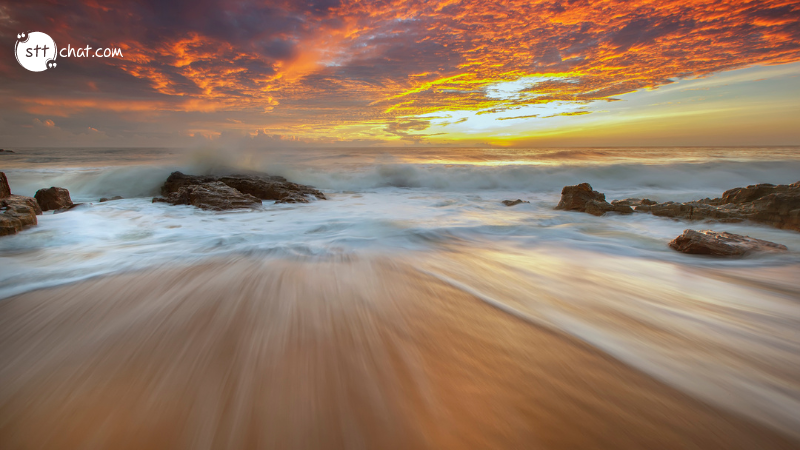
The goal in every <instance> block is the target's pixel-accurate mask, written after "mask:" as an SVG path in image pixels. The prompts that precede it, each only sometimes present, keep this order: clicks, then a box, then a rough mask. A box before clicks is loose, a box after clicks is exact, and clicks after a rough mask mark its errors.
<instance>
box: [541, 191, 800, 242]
mask: <svg viewBox="0 0 800 450" xmlns="http://www.w3.org/2000/svg"><path fill="white" fill-rule="evenodd" d="M607 205H608V204H607V203H606V202H605V196H604V195H603V194H601V193H600V192H596V191H592V190H591V186H589V185H588V184H587V183H584V184H581V185H577V186H567V187H565V188H564V190H563V191H562V196H561V202H560V203H559V204H558V206H557V207H556V209H567V210H573V211H585V212H588V213H590V214H595V215H602V214H604V213H605V212H608V211H614V210H616V211H618V212H626V211H623V210H622V208H633V211H635V212H644V213H651V214H653V215H655V216H660V217H671V218H674V219H686V220H713V221H716V222H723V223H731V222H742V221H745V220H749V221H752V222H757V223H763V224H766V225H770V226H773V227H776V228H782V229H787V230H795V231H800V181H798V182H797V183H792V184H785V185H781V184H779V185H773V184H756V185H752V186H747V187H744V188H735V189H730V190H728V191H725V193H723V194H722V197H721V198H704V199H701V200H695V201H691V202H684V203H679V202H661V203H657V202H654V201H652V200H649V199H635V198H629V199H625V200H615V201H612V202H611V204H610V206H611V207H614V208H618V209H609V206H607Z"/></svg>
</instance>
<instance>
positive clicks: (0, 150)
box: [0, 148, 16, 154]
mask: <svg viewBox="0 0 800 450" xmlns="http://www.w3.org/2000/svg"><path fill="white" fill-rule="evenodd" d="M2 153H16V152H14V151H11V150H3V149H2V148H0V154H2Z"/></svg>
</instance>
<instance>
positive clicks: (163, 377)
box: [0, 258, 800, 450]
mask: <svg viewBox="0 0 800 450" xmlns="http://www.w3.org/2000/svg"><path fill="white" fill-rule="evenodd" d="M0 361H2V365H0V448H3V449H78V448H98V449H112V448H113V449H137V450H138V449H145V448H147V449H261V448H266V449H310V448H314V449H338V448H347V449H362V448H363V449H374V448H381V449H421V448H432V449H442V448H448V449H450V448H452V449H473V448H474V449H486V448H492V449H529V448H530V449H576V448H579V449H589V448H606V449H642V448H647V449H660V448H663V449H674V448H687V449H712V448H719V449H754V448H759V449H789V448H797V447H798V445H800V443H798V442H793V441H791V440H789V439H788V438H786V437H783V436H782V435H780V434H779V433H777V432H775V431H773V430H771V429H769V428H766V427H765V426H763V425H760V424H757V423H754V422H752V421H749V420H748V419H745V418H742V417H740V416H738V415H734V414H731V413H728V412H726V411H723V410H721V409H719V408H715V407H712V406H709V405H707V404H705V403H703V402H701V401H698V400H696V399H694V398H692V397H690V396H688V395H686V394H684V393H682V392H680V391H678V390H676V389H673V388H671V387H669V386H666V385H664V384H663V383H661V382H658V381H656V380H654V379H653V378H651V377H649V376H647V375H644V374H643V373H641V372H639V371H636V370H634V369H632V368H630V367H628V366H626V365H624V364H622V363H620V362H618V361H616V360H615V359H613V358H611V357H609V356H608V355H606V354H604V353H602V352H600V351H598V350H596V349H594V348H593V347H590V346H589V345H587V344H585V343H582V342H580V341H578V340H576V339H573V338H570V337H568V336H566V335H564V334H561V333H559V332H555V331H551V330H549V329H546V328H540V327H537V326H534V325H531V324H530V323H528V322H524V321H522V320H520V319H517V318H515V317H513V316H511V315H508V314H506V313H504V312H502V311H500V310H498V309H495V308H493V307H492V306H489V305H487V304H485V303H483V302H481V301H479V300H477V299H476V298H474V297H472V296H471V295H470V294H468V293H466V292H463V291H460V290H458V289H456V288H455V287H453V286H450V285H448V284H445V283H444V282H442V281H440V280H438V279H436V278H434V277H432V276H429V275H426V274H423V273H421V272H419V271H417V270H416V269H414V268H413V266H412V265H410V264H408V263H406V262H403V261H402V260H401V259H394V260H387V259H375V258H372V259H370V258H362V259H354V260H343V261H327V262H320V261H314V262H299V261H282V262H276V261H272V262H263V261H254V260H248V259H242V260H236V261H215V262H209V263H207V264H204V265H200V266H194V267H173V268H169V269H166V268H161V269H153V270H150V271H145V272H138V273H132V274H125V275H118V276H113V277H106V278H99V279H93V280H89V281H85V282H81V283H78V284H73V285H69V286H65V287H60V288H54V289H46V290H40V291H35V292H31V293H28V294H24V295H20V296H16V297H12V298H9V299H6V300H0Z"/></svg>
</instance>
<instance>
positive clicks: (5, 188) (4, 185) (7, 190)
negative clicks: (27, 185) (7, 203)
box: [0, 172, 11, 199]
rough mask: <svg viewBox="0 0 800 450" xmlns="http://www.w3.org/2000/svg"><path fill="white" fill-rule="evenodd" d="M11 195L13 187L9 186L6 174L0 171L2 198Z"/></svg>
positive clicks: (0, 193) (0, 194)
mask: <svg viewBox="0 0 800 450" xmlns="http://www.w3.org/2000/svg"><path fill="white" fill-rule="evenodd" d="M9 195H11V188H10V187H9V186H8V178H6V174H4V173H3V172H0V199H3V198H6V197H8V196H9Z"/></svg>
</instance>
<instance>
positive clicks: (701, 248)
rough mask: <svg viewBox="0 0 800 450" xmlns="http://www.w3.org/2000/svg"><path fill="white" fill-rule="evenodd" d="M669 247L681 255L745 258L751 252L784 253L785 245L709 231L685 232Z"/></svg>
mask: <svg viewBox="0 0 800 450" xmlns="http://www.w3.org/2000/svg"><path fill="white" fill-rule="evenodd" d="M669 246H670V247H672V248H674V249H675V250H677V251H679V252H683V253H690V254H696V255H712V256H728V257H736V256H745V255H748V254H750V253H753V252H785V251H787V248H786V246H785V245H781V244H776V243H774V242H769V241H764V240H761V239H756V238H751V237H750V236H742V235H740V234H733V233H726V232H716V231H711V230H703V231H695V230H685V231H684V232H683V234H681V235H680V236H678V237H676V238H675V239H673V240H672V241H671V242H670V243H669Z"/></svg>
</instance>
